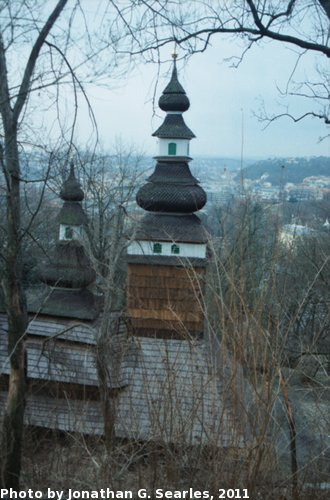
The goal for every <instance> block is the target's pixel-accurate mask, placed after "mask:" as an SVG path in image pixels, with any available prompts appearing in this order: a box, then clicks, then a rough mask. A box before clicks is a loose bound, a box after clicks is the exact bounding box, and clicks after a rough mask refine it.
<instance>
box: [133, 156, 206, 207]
mask: <svg viewBox="0 0 330 500" xmlns="http://www.w3.org/2000/svg"><path fill="white" fill-rule="evenodd" d="M136 201H137V203H138V205H139V206H140V207H141V208H143V209H144V210H147V211H152V212H169V213H173V212H179V213H192V212H196V211H197V210H200V209H201V208H203V206H204V205H205V203H206V193H205V191H204V190H203V189H202V188H201V187H200V186H199V185H198V181H197V179H196V178H195V177H193V175H192V174H191V172H190V169H189V166H188V164H187V163H186V162H183V161H182V162H175V163H174V164H172V163H171V162H166V161H161V160H160V161H158V163H157V165H156V168H155V171H154V173H153V174H152V175H151V176H150V177H149V178H148V179H147V184H145V185H144V186H142V187H141V188H140V189H139V191H138V193H137V195H136Z"/></svg>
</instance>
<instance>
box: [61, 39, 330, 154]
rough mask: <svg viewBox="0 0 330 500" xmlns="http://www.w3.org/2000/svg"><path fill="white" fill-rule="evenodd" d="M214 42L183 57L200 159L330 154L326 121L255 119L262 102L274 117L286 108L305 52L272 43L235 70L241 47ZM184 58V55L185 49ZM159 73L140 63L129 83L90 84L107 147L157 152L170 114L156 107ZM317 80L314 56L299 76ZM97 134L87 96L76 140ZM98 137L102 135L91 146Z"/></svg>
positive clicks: (182, 76) (296, 106)
mask: <svg viewBox="0 0 330 500" xmlns="http://www.w3.org/2000/svg"><path fill="white" fill-rule="evenodd" d="M212 40H213V42H212V43H213V46H212V47H210V48H208V49H207V50H206V51H205V52H204V53H202V54H196V55H194V56H192V57H191V58H190V60H189V61H188V63H184V62H183V61H180V60H178V70H179V80H180V81H181V83H182V84H183V86H184V88H185V90H186V92H187V94H188V97H189V99H190V103H191V107H190V109H189V110H188V111H187V112H186V113H184V118H185V121H186V123H187V125H188V126H189V127H190V128H191V129H192V131H193V132H194V133H195V135H196V136H197V138H196V139H194V140H193V141H192V144H191V155H192V156H194V155H196V156H197V155H198V156H207V155H212V156H223V157H240V154H241V148H242V141H243V153H244V157H246V158H249V157H274V156H315V155H316V156H318V155H330V140H329V138H327V139H325V140H323V141H322V142H319V138H320V137H324V136H326V135H327V134H329V129H327V127H326V126H325V124H324V123H323V122H322V121H321V120H320V119H317V118H314V119H311V118H308V119H305V120H303V121H301V122H299V123H294V122H293V121H291V120H289V119H288V118H282V119H280V120H277V121H276V122H273V123H272V124H270V125H269V126H268V127H267V128H266V129H264V128H265V123H260V122H258V120H257V118H256V117H255V116H253V113H254V112H258V110H259V108H260V106H261V103H262V102H264V103H265V106H266V109H267V110H268V111H269V113H270V114H272V113H274V112H277V113H281V112H284V111H285V109H284V108H283V104H284V102H283V99H282V100H281V99H280V97H279V92H278V89H277V87H279V88H281V89H284V88H285V86H286V83H287V79H288V77H289V75H290V72H291V71H292V68H293V66H294V63H295V61H296V57H297V53H295V52H294V51H293V49H292V48H291V49H290V48H288V47H286V46H285V45H284V44H281V43H277V42H265V43H264V44H263V46H262V47H261V48H259V47H254V48H253V49H252V50H250V51H248V52H247V54H246V55H245V58H244V60H243V61H242V62H241V64H240V65H239V67H238V68H237V69H234V68H232V67H230V63H229V62H224V59H226V58H228V57H229V56H231V55H232V54H235V53H236V54H240V52H241V49H240V48H239V47H238V46H237V45H233V42H231V43H229V42H228V41H226V40H225V39H224V38H223V37H220V36H218V37H214V38H213V39H212ZM170 53H171V47H170V46H167V47H165V48H164V51H163V53H162V57H163V58H166V57H167V55H168V58H169V61H168V63H167V64H166V63H164V64H163V65H162V67H161V70H160V73H161V75H160V78H159V79H158V82H157V101H156V102H158V98H159V96H160V94H161V92H162V90H163V89H164V87H165V86H166V84H167V83H168V80H169V77H170V70H171V65H172V64H171V61H170ZM178 53H179V58H180V49H178ZM181 55H182V54H181ZM157 74H158V67H157V65H156V64H151V63H150V64H137V67H136V69H135V70H134V71H133V72H132V73H130V74H129V75H128V76H127V78H126V79H124V80H120V81H119V80H114V81H111V80H110V76H111V75H109V86H108V88H101V87H96V86H92V85H89V86H87V87H86V91H87V93H88V97H89V99H90V102H91V104H92V106H93V110H94V114H95V117H96V120H97V123H98V132H99V137H100V140H101V144H102V146H103V148H104V149H105V150H110V149H111V147H112V146H113V145H114V143H115V141H116V139H117V138H121V140H122V142H123V143H124V144H127V145H135V146H136V147H137V148H138V149H140V150H142V151H143V152H144V153H145V154H148V155H154V154H156V152H157V139H155V138H153V137H151V134H152V132H153V131H154V130H156V128H157V127H158V126H159V124H160V123H161V120H163V119H164V116H165V114H164V113H163V112H161V111H160V110H159V109H158V108H156V109H155V110H154V109H153V104H152V97H153V93H154V90H155V84H156V81H157ZM313 75H314V60H313V57H311V56H307V57H306V58H305V59H304V60H303V64H302V65H301V69H300V73H299V72H298V73H297V75H296V76H297V78H301V79H302V80H304V79H306V78H308V77H309V78H312V77H313ZM67 101H68V103H67V107H68V109H70V107H71V108H72V107H73V102H74V100H73V97H72V95H71V96H70V97H68V99H67ZM290 102H291V105H292V112H293V113H294V114H296V115H299V114H301V113H303V112H305V111H307V110H309V109H310V108H308V105H310V102H307V100H306V99H291V100H290ZM281 105H282V107H281ZM155 111H156V114H154V112H155ZM263 129H264V130H263ZM91 130H92V127H91V123H90V120H89V118H88V111H87V109H86V104H84V102H83V99H81V100H80V107H79V113H78V120H77V130H76V133H75V141H76V142H77V143H78V144H79V145H80V146H84V145H85V144H86V143H87V142H88V139H90V138H91ZM93 140H95V137H94V139H92V141H91V143H92V142H93Z"/></svg>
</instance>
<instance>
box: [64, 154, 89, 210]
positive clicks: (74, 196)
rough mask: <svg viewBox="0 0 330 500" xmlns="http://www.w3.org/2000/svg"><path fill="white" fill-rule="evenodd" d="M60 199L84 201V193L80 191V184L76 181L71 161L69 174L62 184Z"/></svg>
mask: <svg viewBox="0 0 330 500" xmlns="http://www.w3.org/2000/svg"><path fill="white" fill-rule="evenodd" d="M60 197H61V198H62V200H64V201H82V200H83V199H84V192H83V190H82V189H81V186H80V182H79V181H78V180H77V179H76V176H75V173H74V164H73V161H72V160H71V163H70V174H69V177H68V178H67V180H66V181H65V182H64V183H63V186H62V189H61V192H60Z"/></svg>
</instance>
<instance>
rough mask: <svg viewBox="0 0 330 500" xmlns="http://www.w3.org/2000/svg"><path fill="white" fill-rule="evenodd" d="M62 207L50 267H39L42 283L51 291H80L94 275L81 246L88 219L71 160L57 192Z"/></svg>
mask: <svg viewBox="0 0 330 500" xmlns="http://www.w3.org/2000/svg"><path fill="white" fill-rule="evenodd" d="M60 197H61V198H62V200H63V202H64V203H63V206H62V208H61V210H60V213H59V215H58V222H59V238H58V241H57V243H56V246H55V252H54V257H53V259H52V261H51V263H50V264H49V263H47V264H44V265H42V266H41V277H42V279H43V281H44V282H45V283H46V284H48V285H51V286H53V287H60V288H67V289H77V288H78V289H80V288H85V287H87V286H88V285H90V284H91V283H92V282H93V281H94V279H95V271H94V269H93V268H92V265H91V262H90V260H89V258H88V257H87V255H86V253H85V249H84V246H83V232H84V226H85V225H86V224H87V216H86V213H85V211H84V209H83V207H82V205H81V201H82V200H83V199H84V192H83V190H82V189H81V185H80V183H79V181H78V180H77V178H76V176H75V171H74V163H73V161H72V160H71V163H70V173H69V176H68V178H67V179H66V180H65V181H64V183H63V185H62V189H61V192H60Z"/></svg>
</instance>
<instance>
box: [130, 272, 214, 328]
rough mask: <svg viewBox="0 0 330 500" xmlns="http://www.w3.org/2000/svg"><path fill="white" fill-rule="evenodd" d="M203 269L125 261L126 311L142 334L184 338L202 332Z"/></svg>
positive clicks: (133, 325)
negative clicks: (126, 269)
mask: <svg viewBox="0 0 330 500" xmlns="http://www.w3.org/2000/svg"><path fill="white" fill-rule="evenodd" d="M204 276H205V269H204V268H191V267H189V268H184V267H175V266H156V265H145V264H129V266H128V314H129V316H130V318H131V322H132V327H133V332H134V334H136V335H142V336H158V337H161V338H166V337H169V338H182V337H184V338H186V337H189V336H191V335H193V336H196V335H199V334H201V333H202V332H203V305H202V297H203V291H204Z"/></svg>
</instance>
